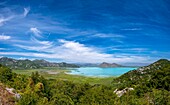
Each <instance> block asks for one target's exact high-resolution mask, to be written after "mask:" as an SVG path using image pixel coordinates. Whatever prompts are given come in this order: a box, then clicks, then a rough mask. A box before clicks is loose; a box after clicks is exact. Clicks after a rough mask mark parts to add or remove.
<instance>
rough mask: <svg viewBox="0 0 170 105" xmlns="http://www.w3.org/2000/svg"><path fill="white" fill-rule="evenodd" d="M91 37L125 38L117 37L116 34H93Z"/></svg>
mask: <svg viewBox="0 0 170 105" xmlns="http://www.w3.org/2000/svg"><path fill="white" fill-rule="evenodd" d="M93 37H100V38H124V37H125V36H123V35H118V34H105V33H97V34H94V35H93Z"/></svg>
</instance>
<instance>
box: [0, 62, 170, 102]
mask: <svg viewBox="0 0 170 105" xmlns="http://www.w3.org/2000/svg"><path fill="white" fill-rule="evenodd" d="M0 82H2V83H3V84H5V85H7V86H8V87H13V88H15V89H16V90H17V92H18V93H20V94H21V96H22V98H21V99H20V100H16V102H17V103H16V104H17V105H170V62H169V61H168V60H159V61H157V62H155V63H153V64H151V65H149V66H146V67H142V68H139V69H138V70H134V71H131V72H128V73H126V74H124V75H122V76H120V77H118V78H116V79H114V80H113V83H112V85H111V86H104V85H100V84H96V85H89V84H87V83H86V84H85V83H73V82H71V81H68V80H61V79H50V80H49V79H48V80H47V79H45V78H43V77H42V76H41V75H39V73H38V72H35V73H32V75H31V76H29V77H28V76H24V75H19V74H15V73H13V72H12V71H11V70H10V69H9V68H7V67H4V66H2V65H0ZM127 87H133V88H134V90H131V91H127V92H126V93H124V94H123V95H122V96H121V97H118V96H117V95H116V94H115V93H114V90H115V89H118V90H122V89H125V88H127Z"/></svg>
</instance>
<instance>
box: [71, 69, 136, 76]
mask: <svg viewBox="0 0 170 105" xmlns="http://www.w3.org/2000/svg"><path fill="white" fill-rule="evenodd" d="M134 69H136V68H134V67H117V68H100V67H80V68H76V69H71V72H69V73H68V74H74V75H83V76H96V77H109V76H120V75H122V74H124V73H126V72H128V71H130V70H134Z"/></svg>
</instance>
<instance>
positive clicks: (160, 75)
mask: <svg viewBox="0 0 170 105" xmlns="http://www.w3.org/2000/svg"><path fill="white" fill-rule="evenodd" d="M158 81H159V82H158ZM168 81H169V83H167V82H168ZM113 83H116V84H117V85H119V86H121V85H124V86H125V87H128V86H132V85H133V86H135V85H139V84H147V85H148V84H149V85H154V87H156V85H159V87H162V86H164V88H165V87H167V88H169V90H170V85H169V84H170V61H169V60H167V59H160V60H158V61H156V62H154V63H152V64H150V65H148V66H144V67H140V68H138V69H136V70H132V71H129V72H127V73H125V74H123V75H122V76H120V77H118V78H116V79H114V80H113ZM151 83H153V84H151Z"/></svg>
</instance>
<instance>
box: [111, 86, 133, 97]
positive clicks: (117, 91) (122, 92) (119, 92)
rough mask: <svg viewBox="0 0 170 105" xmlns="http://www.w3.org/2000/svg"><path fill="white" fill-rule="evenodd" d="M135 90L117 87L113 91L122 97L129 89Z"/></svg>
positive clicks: (130, 89)
mask: <svg viewBox="0 0 170 105" xmlns="http://www.w3.org/2000/svg"><path fill="white" fill-rule="evenodd" d="M132 90H134V89H133V88H125V89H123V90H118V89H116V90H115V91H114V92H113V93H115V94H116V95H117V96H118V97H121V96H122V95H123V94H125V93H126V92H128V91H132Z"/></svg>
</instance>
